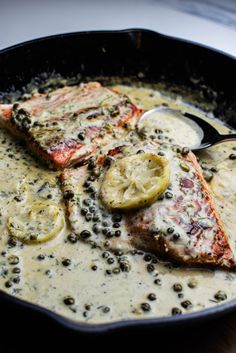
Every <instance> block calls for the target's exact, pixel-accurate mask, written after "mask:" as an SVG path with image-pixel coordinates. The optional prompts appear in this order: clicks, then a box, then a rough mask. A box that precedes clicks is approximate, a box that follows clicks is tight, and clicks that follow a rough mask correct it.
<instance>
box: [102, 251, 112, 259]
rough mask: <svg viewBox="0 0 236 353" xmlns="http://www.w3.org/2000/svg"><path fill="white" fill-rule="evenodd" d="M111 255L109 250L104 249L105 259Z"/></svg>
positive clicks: (103, 255)
mask: <svg viewBox="0 0 236 353" xmlns="http://www.w3.org/2000/svg"><path fill="white" fill-rule="evenodd" d="M109 256H110V253H109V252H108V251H104V252H103V253H102V257H103V258H104V259H107V258H108V257H109Z"/></svg>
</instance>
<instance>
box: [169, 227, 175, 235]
mask: <svg viewBox="0 0 236 353" xmlns="http://www.w3.org/2000/svg"><path fill="white" fill-rule="evenodd" d="M174 231H175V230H174V228H173V227H169V228H167V233H168V234H172V233H174Z"/></svg>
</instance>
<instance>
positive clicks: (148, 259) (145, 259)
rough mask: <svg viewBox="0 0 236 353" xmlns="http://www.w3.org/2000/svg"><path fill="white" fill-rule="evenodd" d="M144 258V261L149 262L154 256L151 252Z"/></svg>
mask: <svg viewBox="0 0 236 353" xmlns="http://www.w3.org/2000/svg"><path fill="white" fill-rule="evenodd" d="M143 259H144V261H146V262H149V261H151V259H152V257H151V255H149V254H145V255H144V257H143Z"/></svg>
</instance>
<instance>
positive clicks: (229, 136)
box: [217, 134, 236, 143]
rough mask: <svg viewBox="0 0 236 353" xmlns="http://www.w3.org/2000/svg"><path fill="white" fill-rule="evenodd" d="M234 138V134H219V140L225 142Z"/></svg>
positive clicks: (235, 135)
mask: <svg viewBox="0 0 236 353" xmlns="http://www.w3.org/2000/svg"><path fill="white" fill-rule="evenodd" d="M235 140H236V134H227V135H219V141H218V142H217V143H219V142H224V141H225V142H226V141H235Z"/></svg>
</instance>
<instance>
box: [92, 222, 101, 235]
mask: <svg viewBox="0 0 236 353" xmlns="http://www.w3.org/2000/svg"><path fill="white" fill-rule="evenodd" d="M93 231H94V233H95V234H98V233H99V232H100V227H99V225H98V224H97V223H95V224H94V225H93Z"/></svg>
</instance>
